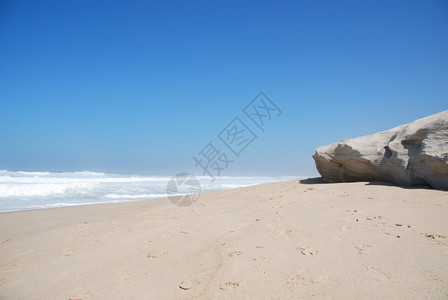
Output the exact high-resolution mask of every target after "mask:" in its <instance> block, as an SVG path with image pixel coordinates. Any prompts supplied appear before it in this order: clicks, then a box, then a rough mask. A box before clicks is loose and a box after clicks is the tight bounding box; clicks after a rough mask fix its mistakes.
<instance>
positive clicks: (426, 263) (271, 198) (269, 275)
mask: <svg viewBox="0 0 448 300" xmlns="http://www.w3.org/2000/svg"><path fill="white" fill-rule="evenodd" d="M447 196H448V194H447V192H444V191H438V190H432V189H426V188H402V187H397V186H392V185H389V184H380V183H340V184H321V183H317V180H313V179H310V180H304V181H302V182H300V181H299V180H293V181H287V182H277V183H270V184H263V185H258V186H252V187H246V188H239V189H233V190H225V191H218V192H210V193H204V194H202V195H201V197H200V199H199V201H198V202H197V203H196V204H195V205H193V206H191V207H187V208H179V207H177V206H175V205H173V204H171V203H170V202H169V201H168V200H167V199H158V200H148V201H138V202H127V203H118V204H102V205H91V206H80V207H69V208H55V209H45V210H35V211H22V212H13V213H2V214H0V228H1V230H0V253H1V255H0V260H1V261H0V298H1V299H180V298H184V299H188V298H191V299H217V298H218V299H219V298H222V299H235V298H245V299H273V298H274V299H279V298H281V299H295V298H310V297H318V298H362V299H368V298H372V299H373V298H389V299H430V298H432V299H443V298H445V299H446V298H447V297H448V238H447V236H448V218H447V216H448V197H447Z"/></svg>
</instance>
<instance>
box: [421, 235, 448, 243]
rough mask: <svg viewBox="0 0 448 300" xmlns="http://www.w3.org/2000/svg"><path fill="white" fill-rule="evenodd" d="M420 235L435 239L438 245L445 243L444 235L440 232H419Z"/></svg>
mask: <svg viewBox="0 0 448 300" xmlns="http://www.w3.org/2000/svg"><path fill="white" fill-rule="evenodd" d="M421 235H424V236H425V237H426V238H427V239H428V240H432V241H435V242H436V243H437V244H438V245H446V242H447V241H446V238H447V237H446V235H442V234H430V233H423V232H422V233H421Z"/></svg>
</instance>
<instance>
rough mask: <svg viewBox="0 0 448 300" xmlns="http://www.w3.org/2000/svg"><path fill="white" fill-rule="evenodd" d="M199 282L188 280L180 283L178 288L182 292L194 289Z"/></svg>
mask: <svg viewBox="0 0 448 300" xmlns="http://www.w3.org/2000/svg"><path fill="white" fill-rule="evenodd" d="M199 283H200V282H199V281H198V280H194V279H189V280H186V281H182V282H181V283H180V284H179V288H180V289H182V290H185V291H186V290H190V289H194V288H195V287H197V286H198V285H199Z"/></svg>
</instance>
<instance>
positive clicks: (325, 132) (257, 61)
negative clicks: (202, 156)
mask: <svg viewBox="0 0 448 300" xmlns="http://www.w3.org/2000/svg"><path fill="white" fill-rule="evenodd" d="M260 91H263V92H264V93H265V94H266V95H267V96H268V97H270V98H271V99H272V101H273V102H274V103H275V104H276V105H277V106H278V107H279V108H280V109H281V110H282V114H281V116H280V117H278V118H276V119H273V120H271V122H269V124H267V126H266V130H265V132H264V133H262V132H261V131H257V128H255V129H254V133H255V134H257V136H258V139H256V140H255V141H254V142H253V143H251V144H250V145H249V146H248V147H247V148H246V149H245V150H244V152H243V153H242V154H241V155H240V157H239V158H237V159H235V160H234V162H233V163H232V164H231V165H229V167H228V170H227V171H226V173H225V174H227V175H316V174H317V172H316V171H315V167H314V161H313V159H312V157H311V155H312V154H313V152H314V149H315V148H316V147H317V146H319V145H323V144H329V143H333V142H337V141H339V140H341V139H344V138H351V137H356V136H360V135H365V134H369V133H373V132H377V131H381V130H386V129H389V128H392V127H394V126H397V125H400V124H404V123H408V122H410V121H412V120H414V119H417V118H421V117H425V116H427V115H430V114H433V113H437V112H439V111H442V110H446V109H448V2H447V1H432V0H430V1H389V0H388V1H121V2H118V1H45V0H42V1H20V0H14V1H12V0H11V1H8V0H2V1H0V114H1V118H0V169H8V170H28V171H80V170H91V171H102V172H123V173H148V174H167V175H169V174H173V173H176V172H180V171H189V172H194V173H195V174H196V173H201V170H200V169H198V168H195V167H194V161H193V159H192V158H193V156H195V155H197V154H198V152H200V151H201V150H202V149H203V148H204V146H206V145H207V143H208V142H210V141H216V145H217V146H219V147H220V148H222V149H221V150H223V151H224V150H225V146H223V145H222V144H219V139H218V138H217V134H218V133H220V132H221V130H222V129H223V128H224V127H225V126H226V125H227V124H228V123H229V122H230V121H231V120H232V119H233V118H234V117H236V116H243V117H244V114H242V109H243V108H244V107H245V106H246V105H247V104H248V103H249V102H250V101H251V100H252V99H253V98H254V97H255V96H256V95H257V94H258V92H260ZM243 117H241V120H243V121H245V122H246V121H247V119H244V118H243ZM247 125H248V126H249V125H250V123H249V122H248V123H247ZM252 126H253V124H252ZM229 157H230V155H229ZM233 158H235V157H233Z"/></svg>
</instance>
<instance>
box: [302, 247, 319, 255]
mask: <svg viewBox="0 0 448 300" xmlns="http://www.w3.org/2000/svg"><path fill="white" fill-rule="evenodd" d="M297 250H299V251H300V253H302V255H311V256H313V255H316V254H317V253H319V251H318V250H316V249H313V248H309V247H298V248H297Z"/></svg>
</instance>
